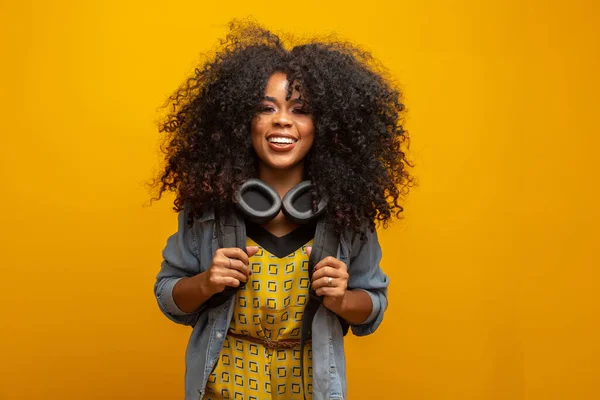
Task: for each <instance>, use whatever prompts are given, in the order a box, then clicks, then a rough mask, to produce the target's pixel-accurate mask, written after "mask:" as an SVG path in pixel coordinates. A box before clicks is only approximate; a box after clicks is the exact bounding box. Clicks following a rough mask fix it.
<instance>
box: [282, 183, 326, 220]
mask: <svg viewBox="0 0 600 400" xmlns="http://www.w3.org/2000/svg"><path fill="white" fill-rule="evenodd" d="M310 185H311V182H310V181H303V182H300V183H299V184H297V185H296V186H294V187H293V188H292V189H290V190H289V192H287V193H286V194H285V196H283V199H282V201H281V207H282V208H283V210H282V211H283V213H284V214H285V216H286V217H287V218H288V219H290V220H291V221H293V222H295V223H296V224H300V225H301V224H307V223H309V222H311V221H314V220H316V219H317V218H319V217H320V216H321V214H323V212H324V211H325V208H326V207H327V199H325V198H322V199H321V200H320V201H319V204H318V206H317V211H316V212H314V213H313V211H312V199H311V197H310V192H309V190H310Z"/></svg>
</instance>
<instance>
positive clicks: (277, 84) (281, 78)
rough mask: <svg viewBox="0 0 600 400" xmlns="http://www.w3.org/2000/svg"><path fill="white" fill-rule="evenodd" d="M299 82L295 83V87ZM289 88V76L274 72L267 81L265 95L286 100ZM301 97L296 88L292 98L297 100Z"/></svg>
mask: <svg viewBox="0 0 600 400" xmlns="http://www.w3.org/2000/svg"><path fill="white" fill-rule="evenodd" d="M296 83H297V82H294V83H293V86H295V85H296ZM288 87H289V82H288V81H287V76H286V74H285V73H283V72H274V73H273V74H272V75H271V76H270V77H269V80H268V81H267V86H266V88H265V95H266V96H269V97H277V98H280V99H285V97H286V95H287V91H288ZM299 96H300V93H299V92H298V91H297V90H296V88H294V89H293V91H292V98H297V97H299Z"/></svg>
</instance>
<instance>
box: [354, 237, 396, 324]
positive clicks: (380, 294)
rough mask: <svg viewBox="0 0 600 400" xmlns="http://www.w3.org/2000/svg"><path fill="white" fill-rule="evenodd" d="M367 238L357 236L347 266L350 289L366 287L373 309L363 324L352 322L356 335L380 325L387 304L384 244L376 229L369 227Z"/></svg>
mask: <svg viewBox="0 0 600 400" xmlns="http://www.w3.org/2000/svg"><path fill="white" fill-rule="evenodd" d="M366 235H367V237H366V240H364V241H363V240H361V239H360V235H355V239H354V240H353V242H358V244H353V246H352V252H351V254H350V261H349V266H348V271H349V272H348V273H349V275H350V277H349V278H348V288H349V289H359V290H364V291H365V292H367V294H368V295H369V296H370V297H371V301H372V302H373V310H372V312H371V315H370V316H369V317H368V318H367V319H366V320H365V321H364V322H363V323H361V324H358V325H351V328H352V332H353V333H354V334H355V335H356V336H365V335H369V334H371V333H373V332H375V330H376V329H377V328H378V327H379V325H380V324H381V321H382V320H383V314H384V312H385V310H386V309H387V305H388V297H387V293H388V285H389V278H388V276H387V275H386V274H385V273H384V272H383V270H382V269H381V267H380V265H379V263H380V262H381V256H382V253H381V246H380V245H379V240H378V238H377V231H375V232H371V230H370V229H368V228H367V230H366Z"/></svg>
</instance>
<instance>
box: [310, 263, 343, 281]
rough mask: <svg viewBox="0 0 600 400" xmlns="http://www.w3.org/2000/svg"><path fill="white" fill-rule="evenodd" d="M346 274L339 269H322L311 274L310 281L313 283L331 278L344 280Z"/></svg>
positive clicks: (327, 267)
mask: <svg viewBox="0 0 600 400" xmlns="http://www.w3.org/2000/svg"><path fill="white" fill-rule="evenodd" d="M346 275H347V274H346V273H345V272H344V270H342V269H339V268H333V267H329V266H326V267H323V268H321V269H320V270H318V271H315V272H313V275H312V280H313V282H314V281H316V280H318V279H321V278H323V277H330V276H331V277H332V278H342V279H343V278H345V277H346Z"/></svg>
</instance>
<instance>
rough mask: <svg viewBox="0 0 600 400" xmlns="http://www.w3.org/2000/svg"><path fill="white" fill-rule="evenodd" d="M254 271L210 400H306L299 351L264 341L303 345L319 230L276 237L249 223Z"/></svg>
mask: <svg viewBox="0 0 600 400" xmlns="http://www.w3.org/2000/svg"><path fill="white" fill-rule="evenodd" d="M246 230H247V240H246V245H247V246H258V247H259V250H258V253H256V255H254V256H253V257H250V259H249V264H250V269H251V270H252V275H250V277H249V279H248V282H247V283H246V286H245V288H243V289H240V290H238V292H237V294H236V298H235V309H234V311H233V317H232V320H231V325H230V327H229V332H228V334H227V336H226V338H225V342H224V344H223V349H222V350H221V353H220V356H219V361H218V363H217V366H216V368H215V370H214V371H213V373H212V374H211V375H210V376H209V379H208V384H207V391H206V393H207V394H206V395H205V397H204V399H205V400H225V399H232V400H276V399H277V400H303V399H304V393H303V390H302V380H301V375H300V346H299V344H298V345H297V346H295V347H293V348H279V347H277V348H272V347H269V346H265V345H264V340H265V339H269V340H272V341H277V340H289V339H295V340H298V341H299V339H300V332H301V325H302V315H303V312H304V307H305V305H306V302H307V300H308V291H309V288H310V282H309V278H308V255H307V254H306V246H312V243H313V238H314V232H315V225H314V224H310V225H303V226H301V227H300V228H297V229H295V230H294V231H292V232H290V233H289V234H287V235H285V236H283V237H277V236H274V235H273V234H271V233H270V232H268V231H267V230H265V229H264V228H262V227H261V226H259V225H256V224H253V223H250V222H247V224H246ZM304 357H305V358H304V381H305V388H306V399H307V400H309V399H311V398H312V349H311V345H310V343H307V344H306V345H305V349H304Z"/></svg>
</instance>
